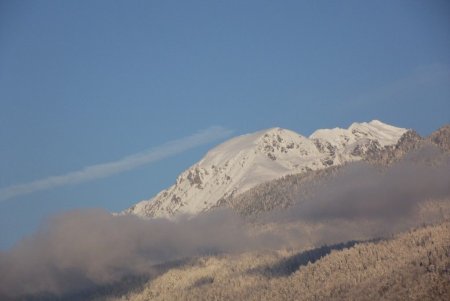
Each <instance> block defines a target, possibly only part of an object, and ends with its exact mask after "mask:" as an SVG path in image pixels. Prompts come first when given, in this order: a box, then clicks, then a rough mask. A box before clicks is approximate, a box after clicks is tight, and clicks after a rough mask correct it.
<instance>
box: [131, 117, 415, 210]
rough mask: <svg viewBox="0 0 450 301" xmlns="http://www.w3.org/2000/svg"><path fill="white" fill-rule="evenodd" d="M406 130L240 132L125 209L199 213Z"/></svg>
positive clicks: (347, 158) (369, 126) (338, 161)
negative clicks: (164, 186)
mask: <svg viewBox="0 0 450 301" xmlns="http://www.w3.org/2000/svg"><path fill="white" fill-rule="evenodd" d="M406 131H407V130H406V129H402V128H397V127H393V126H390V125H387V124H384V123H382V122H380V121H377V120H374V121H371V122H369V123H365V122H364V123H353V124H352V125H351V126H350V127H349V128H348V129H340V128H335V129H331V130H327V129H325V130H318V131H316V132H314V133H313V134H312V135H311V136H310V137H309V138H307V137H304V136H302V135H299V134H297V133H295V132H293V131H290V130H285V129H281V128H272V129H269V130H265V131H260V132H257V133H254V134H249V135H243V136H239V137H236V138H233V139H231V140H229V141H226V142H225V143H223V144H221V145H219V146H217V147H216V148H214V149H212V150H211V151H209V152H208V153H207V154H206V156H205V157H204V158H203V159H202V160H200V162H198V163H196V164H194V165H193V166H192V167H191V168H189V169H188V170H186V171H184V172H183V173H182V174H181V175H180V176H178V178H177V180H176V183H175V184H174V185H173V186H171V187H169V188H168V189H166V190H164V191H162V192H160V193H159V194H158V195H156V196H155V197H154V198H152V199H150V200H145V201H142V202H140V203H138V204H136V205H134V206H132V207H131V208H129V209H128V210H126V211H125V213H132V214H137V215H140V216H146V217H171V216H173V215H176V214H190V215H192V214H197V213H199V212H203V211H207V210H210V209H211V208H214V207H217V206H218V205H221V204H224V203H226V201H225V200H228V199H230V198H231V197H233V196H236V195H239V194H240V193H243V192H245V191H247V190H249V189H251V188H252V187H255V186H256V185H258V184H261V183H264V182H267V181H271V180H273V179H278V178H281V177H283V176H286V175H290V174H298V173H300V174H302V173H307V172H310V171H314V170H322V169H325V168H329V167H333V166H340V165H342V164H344V163H346V162H352V161H358V160H363V159H365V158H366V157H368V156H370V155H371V154H374V153H377V152H378V151H379V150H381V149H383V148H385V147H388V146H391V145H395V144H396V143H397V141H398V140H399V139H400V137H402V135H403V134H404V133H405V132H406Z"/></svg>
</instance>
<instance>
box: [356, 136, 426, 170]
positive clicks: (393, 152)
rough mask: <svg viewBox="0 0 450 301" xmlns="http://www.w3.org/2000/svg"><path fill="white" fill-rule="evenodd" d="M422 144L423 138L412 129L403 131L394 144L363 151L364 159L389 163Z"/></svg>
mask: <svg viewBox="0 0 450 301" xmlns="http://www.w3.org/2000/svg"><path fill="white" fill-rule="evenodd" d="M423 145H424V139H423V138H422V137H420V135H419V134H417V132H416V131H414V130H409V131H407V132H405V133H404V134H403V135H402V136H401V137H400V139H399V140H398V142H397V143H396V144H395V145H387V146H385V147H384V148H382V149H381V148H372V149H370V150H369V151H367V152H366V153H364V160H367V161H369V162H371V163H376V164H380V165H383V166H385V165H389V164H391V163H392V162H395V161H397V160H399V159H400V158H402V157H403V156H404V155H405V154H407V153H409V152H410V151H412V150H415V149H419V148H420V147H422V146H423Z"/></svg>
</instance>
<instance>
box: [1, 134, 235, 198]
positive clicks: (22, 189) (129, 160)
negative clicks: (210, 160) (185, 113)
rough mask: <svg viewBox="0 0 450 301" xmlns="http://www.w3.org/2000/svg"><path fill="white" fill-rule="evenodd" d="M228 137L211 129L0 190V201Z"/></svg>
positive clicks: (104, 174) (111, 172)
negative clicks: (116, 158) (121, 156)
mask: <svg viewBox="0 0 450 301" xmlns="http://www.w3.org/2000/svg"><path fill="white" fill-rule="evenodd" d="M231 133H232V131H231V130H229V129H226V128H223V127H217V126H214V127H210V128H208V129H205V130H202V131H199V132H198V133H195V134H193V135H190V136H187V137H184V138H181V139H178V140H173V141H170V142H167V143H165V144H163V145H161V146H158V147H155V148H152V149H150V150H147V151H144V152H140V153H137V154H133V155H130V156H127V157H124V158H122V159H120V160H117V161H112V162H106V163H100V164H95V165H91V166H87V167H84V168H82V169H80V170H77V171H72V172H69V173H67V174H64V175H58V176H50V177H47V178H44V179H40V180H36V181H33V182H29V183H24V184H18V185H13V186H9V187H5V188H1V189H0V201H4V200H7V199H10V198H13V197H17V196H20V195H25V194H29V193H33V192H35V191H40V190H47V189H51V188H55V187H59V186H65V185H72V184H78V183H82V182H88V181H92V180H95V179H100V178H106V177H109V176H112V175H115V174H118V173H122V172H125V171H128V170H131V169H134V168H136V167H139V166H142V165H146V164H149V163H152V162H156V161H159V160H161V159H164V158H167V157H169V156H173V155H176V154H179V153H182V152H184V151H186V150H189V149H192V148H194V147H197V146H200V145H203V144H206V143H209V142H212V141H214V140H218V139H222V138H225V137H227V136H229V135H230V134H231Z"/></svg>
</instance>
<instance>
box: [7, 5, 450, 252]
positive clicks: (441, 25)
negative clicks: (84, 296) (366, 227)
mask: <svg viewBox="0 0 450 301" xmlns="http://www.w3.org/2000/svg"><path fill="white" fill-rule="evenodd" d="M371 119H380V120H382V121H384V122H387V123H390V124H393V125H397V126H402V127H407V128H414V129H416V130H418V131H419V133H421V134H424V135H425V134H429V133H430V132H431V131H433V130H434V129H436V128H438V127H439V126H441V125H443V124H445V123H449V122H450V2H449V1H433V0H430V1H412V0H411V1H393V0H388V1H15V0H10V1H8V0H1V1H0V141H1V144H0V188H5V187H9V186H11V185H16V184H21V183H27V182H30V181H34V180H39V179H45V178H47V177H49V176H54V175H62V174H67V173H68V172H72V171H76V170H79V169H82V168H83V167H85V166H91V165H94V164H99V163H104V162H109V161H115V160H119V159H121V158H123V157H126V156H128V155H130V154H134V153H138V152H141V151H144V150H147V149H149V148H152V147H158V146H160V145H162V144H163V143H165V142H167V141H171V140H174V139H178V138H183V137H187V136H189V135H192V134H193V133H196V132H198V131H199V130H202V129H207V128H209V127H210V126H213V125H219V126H222V127H225V128H226V129H230V130H233V131H234V134H242V133H247V132H252V131H256V130H259V129H263V128H269V127H274V126H280V127H284V128H289V129H292V130H295V131H297V132H299V133H302V134H304V135H309V134H310V133H311V132H312V131H313V130H314V129H317V128H326V127H336V126H340V127H347V126H348V125H350V124H351V123H352V122H354V121H369V120H371ZM220 139H221V140H223V138H220ZM220 139H219V140H218V141H211V142H208V143H206V144H203V145H202V146H200V147H197V148H193V149H191V150H188V151H185V152H182V153H180V154H177V155H174V156H171V157H168V158H165V159H162V160H159V161H157V162H154V163H152V164H148V165H145V166H142V167H140V168H137V169H133V170H130V171H128V172H122V173H118V174H115V175H112V176H110V177H106V178H103V179H97V180H92V181H87V182H84V183H80V184H76V185H67V186H61V187H55V188H53V189H47V190H44V191H37V192H34V193H30V194H27V195H23V196H17V197H14V198H10V199H8V200H4V201H2V202H0V248H5V247H8V246H10V245H11V244H12V243H13V242H14V241H16V240H17V239H18V238H20V237H22V236H23V235H25V234H28V233H31V231H33V229H35V227H36V225H37V224H38V223H39V222H40V221H41V220H42V219H43V218H45V217H46V216H48V215H49V214H54V213H57V212H60V211H63V210H67V209H70V208H86V207H103V208H106V209H108V210H111V211H118V210H121V209H124V208H126V207H128V206H129V205H131V204H133V203H135V202H137V201H139V200H141V199H145V198H149V197H151V196H153V195H154V194H155V193H157V192H159V191H160V190H162V189H163V188H165V187H167V186H169V185H170V184H172V183H173V182H174V181H175V178H176V176H177V175H178V173H179V172H181V171H182V170H184V169H185V168H186V167H188V166H189V165H191V164H193V163H195V162H196V161H197V160H198V159H199V158H201V156H202V155H203V154H204V153H205V152H206V151H207V149H209V148H210V147H212V146H213V145H215V144H216V143H218V142H220Z"/></svg>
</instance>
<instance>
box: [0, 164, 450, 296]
mask: <svg viewBox="0 0 450 301" xmlns="http://www.w3.org/2000/svg"><path fill="white" fill-rule="evenodd" d="M449 167H450V164H449V160H448V157H447V158H446V159H445V160H441V161H439V162H438V163H436V164H430V163H427V162H415V161H414V162H413V160H409V161H403V162H400V163H398V164H395V165H394V166H392V167H390V168H388V169H380V168H375V167H373V166H370V165H368V164H364V163H352V164H349V165H347V166H346V167H344V168H342V169H341V171H340V172H339V173H338V174H337V175H336V176H333V177H330V178H327V179H326V180H325V181H324V182H322V183H320V185H318V188H317V189H316V191H315V193H314V194H313V196H312V197H310V198H307V199H306V200H304V199H301V200H302V201H301V202H299V203H298V204H296V205H294V206H292V207H290V208H289V209H288V210H278V211H276V212H272V213H269V214H268V215H267V216H265V217H264V218H262V220H265V222H267V223H273V224H283V223H285V224H286V223H292V222H297V223H300V224H302V223H303V224H304V225H305V227H304V228H301V227H300V228H296V229H294V230H292V229H291V230H289V231H278V232H277V231H265V232H264V231H262V232H256V233H255V232H254V231H253V232H249V231H248V229H249V227H248V224H247V223H246V222H245V221H244V220H243V219H242V218H241V217H239V216H238V215H237V214H235V213H233V212H232V211H231V210H229V209H218V210H214V211H212V212H210V213H205V214H201V215H199V216H198V217H195V218H192V219H189V218H188V217H180V218H179V219H177V220H175V221H171V220H167V219H151V220H146V219H142V218H139V217H136V216H128V215H123V216H113V215H111V214H110V213H108V212H106V211H104V210H100V209H97V210H93V209H90V210H75V211H70V212H66V213H62V214H58V215H55V216H53V217H50V218H49V219H48V220H47V221H46V222H45V223H44V224H42V225H41V227H40V228H39V229H38V231H37V232H36V233H34V234H33V235H31V236H29V237H27V238H25V239H23V240H22V241H20V242H19V243H18V244H16V245H15V246H14V247H13V248H11V249H10V250H8V251H6V252H0V270H1V271H2V276H1V279H0V298H1V299H8V298H15V297H22V296H27V295H37V294H43V293H50V294H54V295H57V296H63V295H64V294H67V293H71V292H76V291H80V290H84V289H88V288H92V287H95V286H98V285H105V284H110V283H114V282H115V281H119V280H120V279H122V278H123V277H126V276H129V275H141V274H148V273H149V272H151V271H152V269H153V266H155V265H157V264H160V263H163V262H167V261H173V260H177V259H183V258H189V257H195V256H202V255H213V254H222V253H227V254H229V253H240V252H245V251H255V250H264V249H279V248H282V247H283V246H287V245H292V244H293V243H295V244H297V245H301V244H305V245H306V244H307V243H311V244H312V245H313V246H314V245H315V246H319V245H320V244H325V243H334V242H336V241H345V240H350V239H355V238H360V237H367V238H370V236H371V235H372V236H376V235H384V234H389V233H392V232H393V231H395V229H402V228H405V227H407V226H408V227H409V226H411V225H413V224H414V223H415V222H416V220H415V219H414V218H413V217H414V214H415V213H416V211H417V207H418V205H420V204H421V203H422V202H424V201H426V200H432V199H446V200H447V202H448V199H450V168H449ZM299 197H300V196H299ZM299 199H300V198H299ZM307 225H309V226H310V227H311V228H308V229H307V228H306V226H307ZM361 234H363V236H361Z"/></svg>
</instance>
